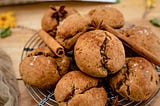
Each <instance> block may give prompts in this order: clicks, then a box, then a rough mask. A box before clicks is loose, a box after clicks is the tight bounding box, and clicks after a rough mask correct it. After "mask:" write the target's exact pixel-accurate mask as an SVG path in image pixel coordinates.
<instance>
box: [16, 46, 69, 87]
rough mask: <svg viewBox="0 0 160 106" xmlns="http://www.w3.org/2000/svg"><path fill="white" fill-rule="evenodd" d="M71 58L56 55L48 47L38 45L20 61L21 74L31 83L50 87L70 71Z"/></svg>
mask: <svg viewBox="0 0 160 106" xmlns="http://www.w3.org/2000/svg"><path fill="white" fill-rule="evenodd" d="M69 65H70V59H69V58H68V57H66V56H64V57H61V58H60V57H56V55H55V54H54V53H52V52H51V50H50V49H49V48H48V47H44V46H42V47H38V48H37V49H35V50H33V51H31V52H30V53H28V55H27V56H26V57H25V58H24V59H23V60H22V61H21V63H20V66H19V68H20V74H21V77H22V79H23V81H24V82H25V83H27V84H29V85H32V86H35V87H38V88H42V89H49V88H51V87H52V86H54V85H55V84H56V83H57V81H58V80H59V79H60V78H61V77H62V76H63V75H64V74H66V73H67V72H68V68H69Z"/></svg>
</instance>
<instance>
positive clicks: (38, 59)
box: [20, 6, 160, 106]
mask: <svg viewBox="0 0 160 106" xmlns="http://www.w3.org/2000/svg"><path fill="white" fill-rule="evenodd" d="M124 25H125V20H124V17H123V14H122V13H121V12H120V11H119V10H117V9H115V8H112V7H98V8H96V9H92V10H90V11H89V12H88V13H87V14H83V15H82V14H80V13H78V11H76V10H75V9H73V8H67V7H65V6H60V7H54V6H50V8H49V10H48V11H47V12H46V13H45V14H44V16H43V18H42V29H41V30H40V32H39V36H40V38H41V39H42V40H43V41H44V42H45V43H46V45H47V46H46V47H39V48H37V49H35V50H33V51H31V53H29V54H27V56H26V57H25V58H24V59H23V60H22V62H21V63H20V73H21V76H22V79H23V80H24V82H25V83H27V84H30V85H32V86H35V87H38V88H42V89H52V88H53V89H54V88H55V89H54V94H55V95H54V96H55V99H56V101H57V103H58V104H59V105H60V106H62V105H63V106H67V105H68V106H77V105H78V106H105V105H106V104H107V97H108V96H107V91H106V90H105V89H104V83H108V84H109V85H110V86H111V88H112V89H113V91H114V92H116V93H118V94H119V95H121V96H123V97H125V98H126V99H129V100H133V101H144V100H147V99H148V98H150V97H151V96H152V95H153V94H154V92H155V91H156V90H157V89H159V77H158V74H157V72H156V69H155V64H156V65H158V66H160V53H159V52H158V51H160V39H159V38H158V37H157V36H156V35H155V34H154V33H153V32H152V31H151V30H150V29H148V28H146V27H143V26H135V25H132V26H129V27H127V28H124ZM73 64H74V67H73ZM103 79H106V82H104V81H102V80H103ZM95 101H96V102H95ZM93 103H94V104H93Z"/></svg>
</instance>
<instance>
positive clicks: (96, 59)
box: [74, 30, 125, 77]
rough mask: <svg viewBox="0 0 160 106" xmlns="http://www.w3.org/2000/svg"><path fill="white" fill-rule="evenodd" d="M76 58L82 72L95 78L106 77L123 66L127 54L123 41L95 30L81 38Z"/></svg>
mask: <svg viewBox="0 0 160 106" xmlns="http://www.w3.org/2000/svg"><path fill="white" fill-rule="evenodd" d="M74 56H75V61H76V64H77V66H78V67H79V68H80V70H81V71H83V72H84V73H87V74H88V75H91V76H94V77H106V76H107V75H108V73H110V74H113V73H115V72H117V71H118V70H119V69H121V67H122V66H123V64H124V62H125V52H124V47H123V45H122V43H121V41H120V40H119V39H118V38H117V37H116V36H114V35H113V34H111V33H109V32H107V31H103V30H94V31H90V32H86V33H84V34H83V35H81V36H80V37H79V39H78V40H77V42H76V45H75V47H74Z"/></svg>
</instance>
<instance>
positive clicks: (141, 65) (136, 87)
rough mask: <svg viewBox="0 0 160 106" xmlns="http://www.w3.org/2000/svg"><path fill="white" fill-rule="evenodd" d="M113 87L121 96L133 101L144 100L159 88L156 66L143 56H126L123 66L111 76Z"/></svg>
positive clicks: (110, 82) (110, 81)
mask: <svg viewBox="0 0 160 106" xmlns="http://www.w3.org/2000/svg"><path fill="white" fill-rule="evenodd" d="M109 84H110V85H111V87H112V88H113V89H114V90H115V91H116V92H117V93H119V94H120V95H121V96H123V97H125V98H128V99H130V100H133V101H144V100H147V99H148V98H149V97H151V96H152V95H153V93H154V92H155V91H156V90H157V89H158V88H159V77H158V74H157V72H156V69H155V67H154V66H153V65H152V64H151V63H150V62H149V61H147V60H146V59H144V58H142V57H131V58H126V63H125V65H124V66H123V68H122V69H121V70H120V71H119V72H118V73H116V74H115V75H113V76H112V77H111V78H109Z"/></svg>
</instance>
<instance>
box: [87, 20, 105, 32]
mask: <svg viewBox="0 0 160 106" xmlns="http://www.w3.org/2000/svg"><path fill="white" fill-rule="evenodd" d="M96 29H101V30H105V28H104V26H103V20H101V21H95V20H92V21H91V24H89V27H88V30H89V31H90V30H96Z"/></svg>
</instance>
